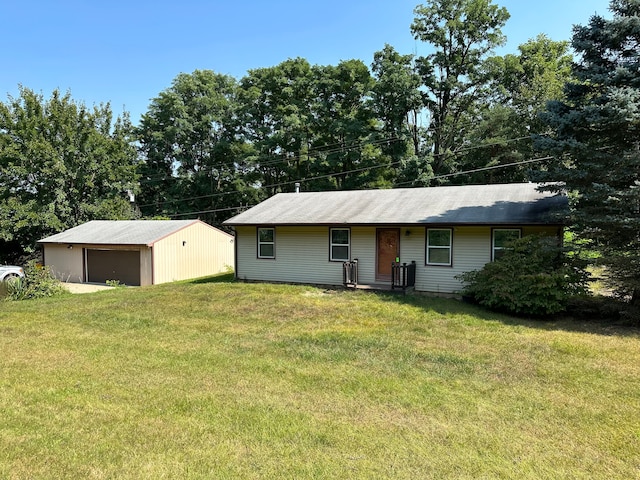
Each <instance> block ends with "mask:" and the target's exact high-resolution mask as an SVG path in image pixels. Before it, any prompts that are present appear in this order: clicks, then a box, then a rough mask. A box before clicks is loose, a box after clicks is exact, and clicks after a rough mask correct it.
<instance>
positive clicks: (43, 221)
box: [0, 87, 137, 260]
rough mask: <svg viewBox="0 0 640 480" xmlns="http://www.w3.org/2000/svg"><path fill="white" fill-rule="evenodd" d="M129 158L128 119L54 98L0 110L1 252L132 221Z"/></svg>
mask: <svg viewBox="0 0 640 480" xmlns="http://www.w3.org/2000/svg"><path fill="white" fill-rule="evenodd" d="M135 160H136V152H135V149H134V147H133V137H132V135H131V125H130V123H129V119H128V116H127V115H126V114H124V115H123V116H122V117H118V118H116V119H115V120H114V119H113V113H112V111H111V107H110V106H109V104H106V105H100V106H94V107H93V108H89V107H87V106H85V105H84V104H82V103H78V102H76V101H74V100H73V99H72V98H71V94H70V93H66V94H62V93H60V92H59V91H58V90H55V91H54V92H53V93H52V95H51V98H49V99H47V100H45V99H44V98H43V96H42V95H41V94H37V93H35V92H33V91H32V90H30V89H28V88H25V87H21V88H20V95H19V97H17V98H14V97H9V99H8V101H7V102H6V103H1V102H0V243H2V244H3V247H2V248H0V252H2V256H3V257H4V258H3V259H4V260H9V259H15V258H16V257H18V256H20V255H23V254H25V253H27V254H29V253H32V252H33V250H34V247H35V244H36V242H37V241H38V240H39V239H41V238H43V237H44V236H46V235H49V234H52V233H55V232H58V231H60V230H64V229H66V228H70V227H74V226H76V225H78V224H79V223H82V222H85V221H88V220H92V219H123V218H131V217H132V216H133V215H134V211H133V209H132V208H131V206H130V203H129V196H128V195H127V192H128V191H135V189H136V184H137V181H136V180H137V176H136V171H135V169H136V165H135Z"/></svg>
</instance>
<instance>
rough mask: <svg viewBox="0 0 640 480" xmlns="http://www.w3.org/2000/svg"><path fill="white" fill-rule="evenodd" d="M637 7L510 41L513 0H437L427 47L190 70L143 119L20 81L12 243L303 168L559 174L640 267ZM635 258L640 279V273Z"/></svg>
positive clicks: (335, 182) (255, 184) (325, 178)
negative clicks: (568, 35) (514, 46)
mask: <svg viewBox="0 0 640 480" xmlns="http://www.w3.org/2000/svg"><path fill="white" fill-rule="evenodd" d="M639 9H640V6H639V0H612V1H611V4H610V10H611V11H612V13H613V19H611V20H606V19H604V18H603V17H600V16H598V15H594V16H593V17H592V18H591V20H590V22H589V25H587V26H578V27H575V28H574V36H573V40H572V43H571V46H572V47H573V52H572V51H571V49H570V43H569V42H567V41H553V40H551V39H549V38H547V37H546V36H544V35H540V36H538V37H536V38H533V39H531V40H529V41H528V42H526V43H524V44H523V45H520V46H519V47H518V51H517V53H513V54H507V55H504V56H496V55H495V54H494V51H495V49H496V48H497V47H499V46H501V45H503V44H504V43H505V40H506V39H505V37H504V35H503V33H502V27H503V26H504V25H505V23H506V21H507V20H508V19H509V13H508V12H507V10H506V9H505V8H503V7H500V6H498V5H496V4H494V3H493V2H492V1H491V0H431V1H429V2H426V3H425V4H423V5H419V6H418V7H416V9H415V10H414V14H415V17H414V21H413V23H412V24H411V26H410V29H411V32H412V34H413V35H414V37H415V38H416V39H417V40H419V41H422V42H425V43H427V44H429V45H430V46H431V47H432V48H431V49H430V51H431V52H432V53H430V54H428V55H425V56H414V55H408V54H402V53H400V52H397V51H396V50H395V48H394V47H393V46H391V45H385V46H384V47H383V48H382V49H381V50H380V51H378V52H375V54H374V55H373V61H372V63H371V64H370V65H367V64H365V63H364V62H363V61H361V60H347V61H341V62H340V63H339V64H337V65H311V64H310V63H309V62H308V61H307V60H305V59H303V58H295V59H288V60H286V61H283V62H282V63H280V64H278V65H276V66H273V67H267V68H258V69H254V70H250V71H248V72H247V74H246V75H245V76H244V77H242V78H240V79H236V78H233V77H231V76H228V75H222V74H220V73H216V72H215V71H212V70H196V71H194V72H192V73H189V74H187V73H181V74H179V75H177V76H176V78H175V79H173V81H172V83H171V85H170V86H169V87H168V88H167V89H165V90H164V91H162V92H160V93H159V94H158V96H157V97H155V98H154V99H152V101H151V103H150V105H149V107H148V110H147V112H146V113H145V114H143V116H142V118H141V121H140V124H139V125H138V126H133V125H132V124H131V122H130V121H129V118H128V115H127V114H126V113H125V114H123V115H122V116H119V117H116V118H114V116H113V113H112V111H111V108H110V106H109V104H105V105H100V106H96V107H93V108H87V107H86V106H84V104H82V103H80V102H77V101H75V100H73V99H72V98H71V96H70V94H61V93H60V92H58V91H55V92H53V95H52V96H51V98H49V99H45V98H44V97H43V96H42V95H39V94H37V93H35V92H33V91H31V90H29V89H28V88H26V87H21V89H20V95H19V96H18V97H17V98H12V97H9V100H8V101H7V102H4V103H0V245H1V249H0V251H1V252H2V253H0V257H1V258H0V261H2V260H4V261H7V260H9V259H15V258H16V257H19V256H21V255H24V254H29V252H30V251H32V249H33V247H34V244H35V242H36V241H37V240H38V239H39V238H42V237H43V236H45V235H48V234H50V233H53V232H57V231H60V230H62V229H65V228H69V227H72V226H75V225H77V224H79V223H82V222H84V221H87V220H90V219H93V218H107V219H109V218H110V219H117V218H140V217H142V218H157V217H163V218H196V217H198V218H201V219H203V220H205V221H207V222H209V223H211V224H214V225H219V224H220V223H221V222H222V221H224V220H225V219H226V218H228V217H230V216H232V215H234V214H236V213H237V212H238V211H240V210H241V209H242V208H247V207H249V206H251V205H254V204H256V203H258V202H259V201H261V200H263V199H265V198H267V197H268V196H271V195H273V194H275V193H277V192H282V191H292V190H293V188H294V184H295V183H300V184H301V188H302V189H303V190H308V191H319V190H347V189H375V188H396V187H415V186H431V185H439V184H465V183H502V182H517V181H530V180H531V181H538V180H553V181H560V182H564V184H563V185H566V186H567V187H568V188H569V190H570V192H571V195H572V196H571V198H572V202H573V203H572V205H573V206H574V209H573V210H572V212H571V214H572V217H571V223H572V225H574V227H575V228H576V230H577V232H578V233H582V234H583V236H584V237H585V239H586V240H588V241H591V242H592V243H593V244H594V245H596V246H599V247H601V250H603V251H604V250H606V249H607V248H613V249H614V250H615V251H617V252H626V253H624V255H626V257H624V258H623V259H617V260H616V262H617V263H616V264H617V265H633V266H634V268H635V267H636V266H637V267H640V265H638V263H637V261H638V260H637V254H636V256H635V257H633V256H632V257H633V258H631V260H629V257H628V256H629V252H632V251H633V248H634V247H635V248H636V252H637V246H638V243H639V242H638V231H639V228H638V227H639V225H638V213H637V210H638V208H637V207H638V190H639V189H640V188H639V187H638V181H640V180H639V178H640V175H639V174H638V153H637V150H638V140H637V139H638V136H637V129H638V115H639V114H638V111H639V107H638V105H639V103H640V101H639V99H638V97H639V95H640V93H639V92H640V85H639V82H640V79H639V77H640V74H639V72H638V51H639V45H640V43H639V39H638V35H639V34H638V29H637V23H638V21H639V20H638V19H639V18H640V15H639V12H638V10H639ZM574 55H575V58H574ZM634 109H635V110H634ZM614 177H615V178H614ZM634 182H635V183H634ZM603 185H604V186H603ZM594 192H598V193H597V194H596V193H594ZM129 194H134V195H135V198H136V201H135V203H133V204H132V203H130V202H129ZM602 202H604V203H605V204H606V206H607V208H606V209H601V208H600V206H601V203H602ZM623 205H624V208H623V209H622V208H620V207H621V206H623ZM634 209H635V210H634ZM596 218H598V219H599V220H597V221H598V222H599V223H598V224H597V225H596V226H595V227H594V224H593V222H594V221H596ZM621 225H624V228H623V227H621ZM618 227H620V228H622V231H624V232H626V234H625V235H623V236H621V233H620V232H619V228H618ZM589 232H597V235H596V234H593V235H591V234H590V233H589ZM622 237H624V239H625V240H620V241H618V239H620V238H622ZM610 253H611V252H609V253H608V254H610ZM633 262H636V263H633ZM636 271H640V268H637V269H636ZM620 275H623V276H624V277H625V278H632V277H633V278H635V280H634V281H635V282H636V284H634V285H636V286H635V287H633V288H631V291H637V282H638V281H639V280H638V278H637V274H636V277H634V275H633V274H630V273H629V272H628V271H627V272H626V273H624V274H623V272H622V271H620ZM634 288H635V289H636V290H634Z"/></svg>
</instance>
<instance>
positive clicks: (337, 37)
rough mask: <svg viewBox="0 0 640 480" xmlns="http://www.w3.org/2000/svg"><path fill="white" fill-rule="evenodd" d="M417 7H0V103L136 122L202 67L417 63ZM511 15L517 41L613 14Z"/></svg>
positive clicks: (543, 9)
mask: <svg viewBox="0 0 640 480" xmlns="http://www.w3.org/2000/svg"><path fill="white" fill-rule="evenodd" d="M419 3H420V2H419V1H418V0H393V1H390V0H386V1H383V0H340V1H338V0H324V1H305V0H295V1H294V0H270V1H264V0H245V1H242V2H241V1H235V2H234V1H221V0H210V1H204V0H181V1H179V2H178V1H173V2H170V1H166V0H155V1H149V0H143V1H138V0H129V1H122V0H111V1H109V2H94V1H90V0H55V1H53V0H37V1H35V0H21V1H16V0H0V12H2V13H1V15H2V17H1V18H2V22H1V23H2V37H3V40H4V41H3V53H2V68H0V100H2V101H6V99H7V95H14V96H16V95H17V94H18V85H19V84H22V85H24V86H25V87H28V88H30V89H32V90H35V91H37V92H41V93H42V94H43V95H44V96H45V97H47V98H48V97H49V96H50V95H51V92H52V91H53V90H54V89H55V88H59V89H60V90H62V91H70V92H71V95H72V97H73V98H74V99H75V100H76V101H81V102H84V103H85V104H87V105H93V104H99V103H103V102H110V103H111V105H112V108H113V110H114V112H115V113H116V114H120V113H122V112H123V111H125V110H126V111H128V112H130V113H131V120H132V121H133V123H138V121H139V119H140V115H141V114H143V113H145V112H146V110H147V108H148V106H149V102H150V100H151V99H152V98H154V97H156V96H157V95H158V94H159V93H160V92H161V91H162V90H164V89H166V88H168V87H169V86H170V85H171V82H172V80H173V79H174V78H175V77H176V76H177V75H178V74H179V73H181V72H186V73H190V72H192V71H194V70H195V69H210V70H214V71H216V72H219V73H224V74H228V75H232V76H233V77H235V78H237V79H240V78H241V77H242V76H244V75H245V73H246V72H247V70H249V69H253V68H260V67H270V66H274V65H277V64H278V63H280V62H282V61H284V60H286V59H287V58H295V57H303V58H306V59H307V60H308V61H309V62H310V63H312V64H321V65H335V64H337V63H338V62H340V60H348V59H352V58H357V59H360V60H363V61H364V62H365V63H366V64H367V65H370V64H371V61H372V59H373V54H374V52H376V51H378V50H381V49H382V48H383V47H384V45H385V43H388V44H390V45H393V46H394V47H395V48H396V50H398V51H399V52H401V53H414V54H418V55H424V54H426V53H428V51H429V47H428V45H426V44H423V43H421V42H417V41H415V40H414V39H413V38H412V36H411V33H410V31H409V27H410V25H411V22H412V20H413V9H414V7H415V6H416V5H418V4H419ZM494 3H497V4H499V5H501V6H504V7H506V8H507V10H508V11H509V13H510V14H511V19H510V20H509V21H508V23H507V25H506V27H505V28H504V29H503V32H504V33H505V34H506V35H507V39H508V40H507V45H506V46H505V47H504V48H502V49H501V50H500V51H499V52H498V53H500V54H505V53H516V52H517V47H518V45H520V44H522V43H524V42H526V41H527V40H528V39H530V38H534V37H535V36H536V35H538V34H539V33H545V34H547V35H548V36H549V37H550V38H552V39H553V40H569V39H570V37H571V29H572V26H573V25H574V24H580V25H585V24H586V23H587V22H588V20H589V17H590V16H591V15H593V14H594V13H598V14H601V15H604V16H610V15H609V12H608V10H607V8H608V4H609V2H608V0H537V1H531V0H501V1H500V0H494Z"/></svg>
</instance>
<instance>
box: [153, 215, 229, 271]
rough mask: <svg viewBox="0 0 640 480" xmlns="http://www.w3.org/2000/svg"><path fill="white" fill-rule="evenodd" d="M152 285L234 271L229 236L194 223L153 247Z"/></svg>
mask: <svg viewBox="0 0 640 480" xmlns="http://www.w3.org/2000/svg"><path fill="white" fill-rule="evenodd" d="M152 258H153V260H152V262H153V280H154V281H153V283H155V284H158V283H166V282H173V281H177V280H185V279H189V278H197V277H204V276H207V275H214V274H216V273H221V272H224V271H226V270H227V269H231V270H232V269H233V268H234V247H233V236H231V235H228V234H226V233H224V232H223V231H221V230H218V229H216V228H213V227H211V226H209V225H207V224H205V223H201V222H200V223H195V224H193V225H190V226H189V227H187V228H184V229H182V230H180V231H179V232H176V233H173V234H171V235H169V236H168V237H166V238H164V239H162V240H159V241H157V242H156V243H155V244H154V245H153V253H152Z"/></svg>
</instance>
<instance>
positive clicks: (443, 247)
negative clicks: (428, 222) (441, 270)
mask: <svg viewBox="0 0 640 480" xmlns="http://www.w3.org/2000/svg"><path fill="white" fill-rule="evenodd" d="M443 230H446V231H448V232H449V245H448V246H446V245H429V232H430V231H443ZM426 243H427V245H426V248H425V260H426V262H425V263H426V264H427V265H433V266H437V267H450V266H452V265H453V228H427V242H426ZM430 248H436V249H441V250H449V262H448V263H436V262H430V261H429V249H430Z"/></svg>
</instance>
